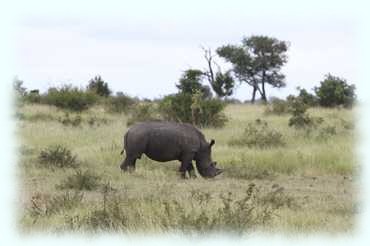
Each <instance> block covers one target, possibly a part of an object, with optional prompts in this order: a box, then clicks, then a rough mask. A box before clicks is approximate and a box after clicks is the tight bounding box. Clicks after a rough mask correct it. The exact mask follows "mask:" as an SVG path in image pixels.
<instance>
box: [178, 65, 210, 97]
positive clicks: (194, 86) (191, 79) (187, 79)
mask: <svg viewBox="0 0 370 246" xmlns="http://www.w3.org/2000/svg"><path fill="white" fill-rule="evenodd" d="M203 76H204V73H203V72H202V71H201V70H197V69H188V70H186V71H185V72H184V74H183V75H182V77H181V78H180V81H179V84H176V87H177V88H178V89H179V92H180V93H183V94H193V93H195V91H198V90H200V91H201V92H202V95H203V97H204V98H210V97H212V93H211V90H210V88H209V87H208V86H206V85H202V83H201V81H202V79H203Z"/></svg>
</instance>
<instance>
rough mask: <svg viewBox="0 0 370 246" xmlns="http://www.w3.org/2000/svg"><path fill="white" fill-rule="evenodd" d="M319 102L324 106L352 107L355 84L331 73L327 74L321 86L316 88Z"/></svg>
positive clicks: (354, 96)
mask: <svg viewBox="0 0 370 246" xmlns="http://www.w3.org/2000/svg"><path fill="white" fill-rule="evenodd" d="M314 90H315V93H316V95H317V97H318V101H319V104H320V105H321V106H324V107H334V106H339V105H343V106H344V107H352V106H353V104H354V102H355V99H356V94H355V86H354V85H349V84H347V81H346V80H345V79H342V78H339V77H335V76H333V75H331V74H327V75H326V76H325V79H324V81H321V82H320V86H318V87H315V88H314Z"/></svg>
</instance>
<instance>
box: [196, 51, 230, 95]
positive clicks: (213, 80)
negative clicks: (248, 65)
mask: <svg viewBox="0 0 370 246" xmlns="http://www.w3.org/2000/svg"><path fill="white" fill-rule="evenodd" d="M203 51H204V58H205V59H206V61H207V65H208V71H206V72H204V74H205V75H206V76H207V79H208V81H209V83H210V85H211V87H212V89H213V91H214V92H215V93H216V95H217V96H218V97H219V98H222V97H228V96H231V95H232V94H233V92H234V87H235V81H234V78H233V77H232V75H231V71H227V72H226V73H222V72H221V68H220V66H218V65H217V63H215V62H214V61H213V55H212V52H211V49H204V48H203ZM213 64H215V65H217V67H218V71H217V72H216V74H215V72H214V69H213Z"/></svg>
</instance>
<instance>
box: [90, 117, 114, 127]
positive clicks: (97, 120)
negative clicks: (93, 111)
mask: <svg viewBox="0 0 370 246" xmlns="http://www.w3.org/2000/svg"><path fill="white" fill-rule="evenodd" d="M108 122H109V121H108V120H107V119H106V118H98V117H96V116H93V117H90V118H89V119H88V120H87V123H88V124H89V126H91V127H92V126H94V125H96V126H100V125H101V124H104V125H106V124H108Z"/></svg>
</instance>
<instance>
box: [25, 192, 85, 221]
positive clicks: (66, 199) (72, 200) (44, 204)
mask: <svg viewBox="0 0 370 246" xmlns="http://www.w3.org/2000/svg"><path fill="white" fill-rule="evenodd" d="M82 199H83V193H80V192H74V193H71V192H68V191H67V192H65V193H63V194H61V195H56V196H54V197H50V196H46V195H41V194H37V195H35V196H33V197H32V198H31V207H30V208H29V212H30V215H31V216H32V217H36V218H35V219H37V217H39V216H50V215H52V214H56V213H58V212H60V211H63V210H70V209H72V208H74V207H76V206H77V205H79V204H80V203H81V201H82Z"/></svg>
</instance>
